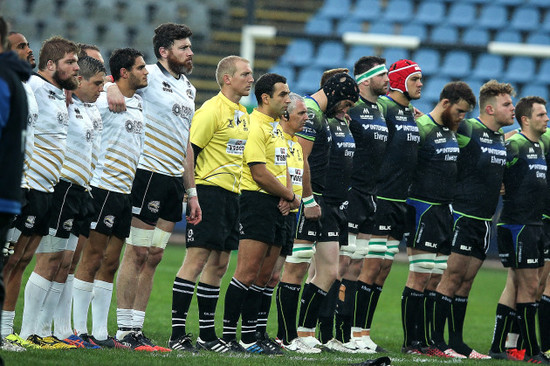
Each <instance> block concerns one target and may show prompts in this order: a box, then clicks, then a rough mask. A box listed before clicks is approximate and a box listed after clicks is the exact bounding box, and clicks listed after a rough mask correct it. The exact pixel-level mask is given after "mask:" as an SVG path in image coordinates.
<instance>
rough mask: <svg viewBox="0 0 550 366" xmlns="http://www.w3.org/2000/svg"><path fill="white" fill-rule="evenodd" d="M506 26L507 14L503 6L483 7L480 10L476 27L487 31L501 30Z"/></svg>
mask: <svg viewBox="0 0 550 366" xmlns="http://www.w3.org/2000/svg"><path fill="white" fill-rule="evenodd" d="M507 24H508V13H507V11H506V8H505V7H504V6H500V5H492V4H491V5H485V6H483V8H481V13H480V15H479V19H478V22H477V24H476V25H477V26H479V27H482V28H488V29H502V28H504V27H505V26H506V25H507Z"/></svg>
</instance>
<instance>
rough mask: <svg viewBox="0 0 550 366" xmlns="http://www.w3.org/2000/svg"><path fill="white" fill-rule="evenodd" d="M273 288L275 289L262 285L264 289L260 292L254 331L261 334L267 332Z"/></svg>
mask: <svg viewBox="0 0 550 366" xmlns="http://www.w3.org/2000/svg"><path fill="white" fill-rule="evenodd" d="M273 290H275V288H273V287H264V291H263V292H262V301H261V303H260V311H259V312H258V323H257V324H256V331H257V332H260V333H261V334H265V333H266V332H267V318H268V317H269V311H270V310H271V299H272V298H273Z"/></svg>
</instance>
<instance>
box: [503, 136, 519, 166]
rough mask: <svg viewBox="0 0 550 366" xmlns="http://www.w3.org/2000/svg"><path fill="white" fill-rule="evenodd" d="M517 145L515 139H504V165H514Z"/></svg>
mask: <svg viewBox="0 0 550 366" xmlns="http://www.w3.org/2000/svg"><path fill="white" fill-rule="evenodd" d="M518 155H519V147H518V142H517V141H516V139H510V140H508V141H506V167H507V168H509V167H511V166H514V165H515V164H516V163H517V161H518Z"/></svg>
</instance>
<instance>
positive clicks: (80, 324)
mask: <svg viewBox="0 0 550 366" xmlns="http://www.w3.org/2000/svg"><path fill="white" fill-rule="evenodd" d="M93 289H94V284H93V283H92V282H86V281H82V280H79V279H78V278H75V279H74V282H73V301H74V304H73V305H74V306H73V322H74V329H75V331H76V334H88V309H89V308H90V303H91V301H92V295H93Z"/></svg>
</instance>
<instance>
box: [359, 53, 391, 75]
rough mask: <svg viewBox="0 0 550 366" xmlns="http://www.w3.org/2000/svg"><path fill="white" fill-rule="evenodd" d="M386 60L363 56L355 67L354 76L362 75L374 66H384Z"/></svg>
mask: <svg viewBox="0 0 550 366" xmlns="http://www.w3.org/2000/svg"><path fill="white" fill-rule="evenodd" d="M385 63H386V59H385V58H383V57H378V56H363V57H361V58H360V59H359V60H357V62H356V63H355V65H354V66H353V76H357V75H361V74H362V73H364V72H365V71H368V70H370V69H372V68H373V66H374V65H384V64H385Z"/></svg>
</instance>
